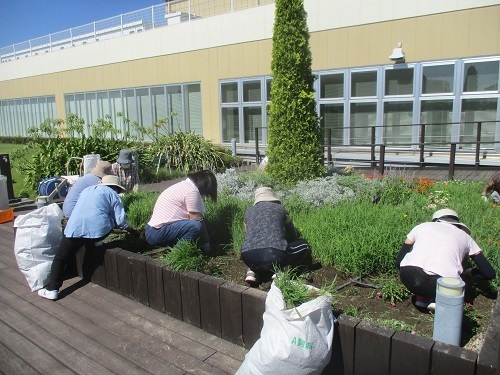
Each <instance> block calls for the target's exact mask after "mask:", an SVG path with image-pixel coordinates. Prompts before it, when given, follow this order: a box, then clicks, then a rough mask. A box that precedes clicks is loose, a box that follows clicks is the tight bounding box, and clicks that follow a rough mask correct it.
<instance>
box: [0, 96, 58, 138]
mask: <svg viewBox="0 0 500 375" xmlns="http://www.w3.org/2000/svg"><path fill="white" fill-rule="evenodd" d="M55 118H57V113H56V108H55V97H54V96H42V97H33V98H18V99H9V100H0V135H3V136H26V135H28V129H29V128H30V127H32V126H39V125H41V124H42V123H43V122H44V121H45V120H47V119H55Z"/></svg>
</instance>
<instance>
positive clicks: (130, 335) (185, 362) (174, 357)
mask: <svg viewBox="0 0 500 375" xmlns="http://www.w3.org/2000/svg"><path fill="white" fill-rule="evenodd" d="M60 303H62V304H64V305H65V306H66V307H68V308H69V309H71V310H73V311H75V312H76V313H78V314H80V315H82V316H84V317H85V318H87V319H88V320H90V321H92V322H93V323H94V324H95V325H97V326H99V327H101V329H102V330H107V331H109V332H111V333H113V334H115V335H116V336H118V337H119V338H120V339H121V340H123V341H124V342H127V343H129V344H131V345H134V346H136V347H137V348H140V349H142V350H143V352H144V353H145V354H144V355H147V356H149V357H150V361H151V362H152V361H154V362H155V364H154V367H152V368H151V369H152V370H154V371H155V372H156V371H158V370H160V369H161V368H163V369H164V371H165V372H164V373H166V374H171V373H172V374H183V373H184V371H187V372H189V373H196V374H205V375H210V374H221V375H222V374H223V372H222V371H220V370H219V369H216V368H214V367H213V366H211V365H209V364H207V363H205V362H203V360H200V359H197V358H195V357H193V356H191V355H189V354H187V353H185V352H183V351H181V350H180V349H179V348H178V347H174V346H172V345H171V344H169V343H167V342H166V341H165V340H164V339H162V338H161V335H160V337H158V338H156V337H153V336H150V335H148V334H145V333H144V332H142V331H140V330H138V329H136V328H134V327H131V326H130V325H129V324H127V323H124V322H122V321H121V320H119V319H115V318H113V317H111V316H110V315H108V312H109V311H110V310H109V309H106V311H103V310H104V308H105V306H100V309H96V308H94V307H93V306H90V304H88V303H84V302H82V301H79V300H70V299H69V298H68V299H64V300H62V301H60ZM123 314H130V313H128V312H126V311H122V315H123ZM131 318H133V317H131ZM138 323H142V324H143V326H147V325H149V324H150V323H149V322H147V321H140V322H138ZM157 328H159V327H157ZM165 332H166V331H164V333H165ZM173 341H174V340H172V342H173ZM195 344H196V343H194V342H191V345H192V346H194V345H195ZM181 346H182V345H181V344H179V347H181ZM212 354H213V351H210V353H209V354H207V357H208V356H210V355H212ZM151 365H153V364H152V363H151ZM173 366H175V368H174V367H173ZM156 367H157V368H156ZM181 369H182V370H184V371H182V370H181Z"/></svg>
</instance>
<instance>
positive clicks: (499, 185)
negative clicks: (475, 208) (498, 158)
mask: <svg viewBox="0 0 500 375" xmlns="http://www.w3.org/2000/svg"><path fill="white" fill-rule="evenodd" d="M488 194H489V199H490V200H491V201H492V202H495V203H496V204H500V173H497V174H495V175H494V176H493V177H492V178H491V179H490V180H489V181H488V183H487V184H486V185H484V188H483V191H482V193H481V196H482V197H483V200H484V201H486V202H487V201H488Z"/></svg>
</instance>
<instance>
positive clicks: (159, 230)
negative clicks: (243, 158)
mask: <svg viewBox="0 0 500 375" xmlns="http://www.w3.org/2000/svg"><path fill="white" fill-rule="evenodd" d="M203 197H209V198H211V199H212V200H213V201H217V178H216V177H215V175H214V174H213V173H212V172H211V171H209V170H202V171H199V172H196V173H189V174H188V175H187V178H186V179H185V180H184V181H181V182H178V183H176V184H174V185H172V186H170V187H169V188H167V189H165V190H164V191H163V192H162V193H161V194H160V196H159V197H158V199H157V201H156V203H155V206H154V209H153V215H152V216H151V219H150V220H149V222H148V224H147V225H146V228H145V235H146V241H147V242H148V243H149V244H150V245H152V246H173V245H175V244H176V243H177V242H178V241H180V240H188V241H196V242H198V245H199V246H200V248H201V250H202V251H203V252H204V253H209V252H210V250H211V249H210V239H209V235H208V229H207V225H206V222H205V220H204V219H203V214H204V213H205V204H204V202H203Z"/></svg>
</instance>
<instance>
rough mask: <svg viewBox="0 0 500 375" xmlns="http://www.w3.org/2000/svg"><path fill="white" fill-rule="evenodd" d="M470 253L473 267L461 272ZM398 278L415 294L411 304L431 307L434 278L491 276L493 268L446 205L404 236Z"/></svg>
mask: <svg viewBox="0 0 500 375" xmlns="http://www.w3.org/2000/svg"><path fill="white" fill-rule="evenodd" d="M466 257H470V259H472V260H473V261H474V263H475V264H476V265H477V268H469V269H467V270H466V271H465V272H464V270H463V266H462V262H463V261H464V259H465V258H466ZM396 265H397V267H398V269H399V275H400V278H401V282H402V283H403V284H404V285H405V286H406V288H408V290H409V291H410V292H412V293H414V294H415V295H416V297H415V306H418V307H423V308H427V309H429V310H433V309H434V308H435V303H434V299H435V298H436V282H437V279H438V278H440V277H455V278H459V277H463V278H466V279H472V280H491V279H494V278H495V277H496V273H495V270H494V269H493V267H492V266H491V264H490V263H489V262H488V260H487V259H486V257H485V256H484V254H483V253H482V251H481V249H480V248H479V246H478V244H477V243H476V241H474V240H473V239H472V237H471V236H470V230H469V228H468V227H467V226H466V225H465V224H463V223H461V222H460V219H459V217H458V214H457V213H456V212H455V211H453V210H450V209H448V208H445V209H442V210H438V211H436V212H435V213H434V215H432V221H431V222H426V223H422V224H419V225H417V226H416V227H414V228H413V229H412V230H411V231H410V233H408V235H407V237H406V241H405V243H404V244H403V247H402V248H401V250H400V251H399V254H398V256H397V258H396Z"/></svg>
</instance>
